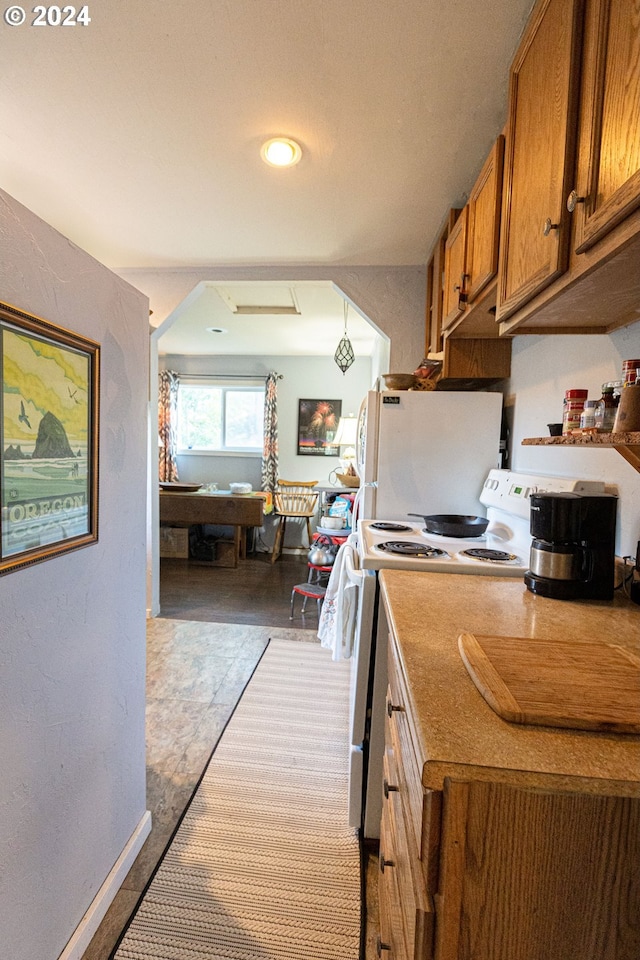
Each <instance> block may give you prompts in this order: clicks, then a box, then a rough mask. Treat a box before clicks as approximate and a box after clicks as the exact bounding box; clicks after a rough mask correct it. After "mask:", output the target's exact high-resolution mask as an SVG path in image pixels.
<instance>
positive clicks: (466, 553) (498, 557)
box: [460, 547, 518, 563]
mask: <svg viewBox="0 0 640 960" xmlns="http://www.w3.org/2000/svg"><path fill="white" fill-rule="evenodd" d="M460 552H461V553H462V556H463V557H471V558H472V560H488V561H489V562H490V563H508V562H509V561H510V560H517V559H518V558H517V556H516V555H515V553H506V552H505V551H504V550H488V549H486V548H484V547H472V548H471V549H470V550H461V551H460Z"/></svg>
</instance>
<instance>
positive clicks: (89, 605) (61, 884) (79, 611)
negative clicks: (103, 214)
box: [0, 191, 148, 960]
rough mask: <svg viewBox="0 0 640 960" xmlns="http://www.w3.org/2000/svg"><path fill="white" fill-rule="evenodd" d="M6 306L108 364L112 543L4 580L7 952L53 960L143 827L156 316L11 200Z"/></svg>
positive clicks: (5, 209) (0, 586)
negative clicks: (150, 396) (52, 327)
mask: <svg viewBox="0 0 640 960" xmlns="http://www.w3.org/2000/svg"><path fill="white" fill-rule="evenodd" d="M0 300H2V301H4V302H8V303H10V304H13V305H14V306H17V307H19V308H20V309H22V310H25V311H27V312H30V313H33V314H36V315H38V316H41V317H43V318H44V319H46V320H49V321H51V322H53V323H55V324H57V325H59V326H61V327H65V328H68V329H70V330H73V331H75V332H77V333H79V334H82V335H85V336H87V337H89V338H90V339H92V340H95V341H97V342H98V343H100V345H101V352H102V356H101V386H100V491H99V524H100V527H99V542H98V543H97V544H93V545H91V546H88V547H85V548H84V549H81V550H77V551H75V552H73V553H70V554H67V555H65V556H62V557H58V558H56V559H51V560H48V561H45V562H43V563H39V564H35V565H34V566H32V567H29V568H26V569H22V570H17V571H15V572H13V573H9V574H7V575H5V576H4V577H2V578H0V611H1V613H0V648H1V651H2V657H1V663H2V666H1V670H0V769H1V770H2V777H1V778H0V863H1V864H2V867H1V869H0V942H1V943H2V947H1V949H0V952H1V953H2V956H4V957H10V958H11V960H54V958H56V957H58V956H59V954H60V953H61V951H62V950H63V948H64V946H65V944H66V943H67V941H68V939H69V937H70V936H71V935H72V934H73V932H74V930H75V928H76V926H77V925H78V923H79V922H80V920H81V919H82V916H83V914H84V913H85V911H86V910H87V908H88V907H89V906H90V904H91V903H92V901H93V899H94V897H95V895H96V893H97V891H98V890H99V888H100V886H101V885H102V883H103V881H104V880H105V878H106V876H107V874H108V872H109V871H110V870H111V868H112V867H113V865H114V863H115V861H116V860H117V858H118V857H119V856H120V854H121V852H122V850H123V848H124V846H125V845H126V843H127V841H128V840H129V838H130V836H131V835H132V833H133V832H134V830H135V829H136V827H137V825H138V823H139V821H140V820H141V818H142V817H143V816H144V814H145V752H144V706H145V701H144V695H145V694H144V680H145V564H146V553H145V537H146V529H145V520H146V517H145V508H146V434H147V427H146V416H147V412H146V411H147V408H146V401H147V375H146V370H147V366H148V303H147V300H146V298H145V297H144V296H143V295H142V294H140V293H139V292H138V291H137V290H134V289H133V287H131V286H129V284H127V283H126V282H125V281H123V280H122V279H120V278H118V277H116V276H115V275H114V274H113V273H111V272H110V271H108V270H107V269H106V268H105V267H103V266H102V265H101V264H99V263H98V262H97V261H95V260H93V259H92V258H91V257H90V256H88V255H87V254H86V253H84V252H83V251H81V250H79V249H78V248H77V247H75V246H74V245H73V244H72V243H70V242H69V241H68V240H66V239H65V238H64V237H62V236H61V235H60V234H59V233H57V232H56V231H54V230H53V229H52V228H51V227H49V226H48V225H47V224H45V223H43V221H41V220H39V219H38V218H37V217H36V216H34V215H33V214H32V213H30V212H29V211H28V210H26V209H25V208H24V207H22V206H21V205H20V204H18V203H17V202H16V201H14V200H12V199H11V198H10V197H8V196H7V195H6V194H5V193H3V192H2V191H0Z"/></svg>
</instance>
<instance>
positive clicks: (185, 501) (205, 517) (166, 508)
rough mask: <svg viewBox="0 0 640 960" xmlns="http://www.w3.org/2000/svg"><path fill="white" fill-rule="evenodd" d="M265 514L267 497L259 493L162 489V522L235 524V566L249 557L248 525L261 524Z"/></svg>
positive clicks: (258, 525)
mask: <svg viewBox="0 0 640 960" xmlns="http://www.w3.org/2000/svg"><path fill="white" fill-rule="evenodd" d="M263 518H264V499H263V498H262V497H261V496H259V495H251V494H248V495H243V494H232V493H200V491H197V492H195V493H173V492H172V491H169V490H161V491H160V523H167V524H171V525H172V526H174V527H189V526H191V525H192V524H196V523H210V524H215V525H218V526H225V527H226V526H230V527H233V528H234V530H233V544H234V563H233V566H234V567H236V566H237V565H238V561H239V560H240V559H244V558H245V557H246V532H247V528H248V527H261V526H262V523H263Z"/></svg>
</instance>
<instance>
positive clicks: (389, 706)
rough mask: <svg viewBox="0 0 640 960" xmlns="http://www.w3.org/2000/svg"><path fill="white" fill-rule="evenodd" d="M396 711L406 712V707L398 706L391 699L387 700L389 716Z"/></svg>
mask: <svg viewBox="0 0 640 960" xmlns="http://www.w3.org/2000/svg"><path fill="white" fill-rule="evenodd" d="M394 712H395V713H404V707H396V706H395V704H393V703H392V702H391V700H387V716H388V717H390V716H391V715H392V714H393V713H394Z"/></svg>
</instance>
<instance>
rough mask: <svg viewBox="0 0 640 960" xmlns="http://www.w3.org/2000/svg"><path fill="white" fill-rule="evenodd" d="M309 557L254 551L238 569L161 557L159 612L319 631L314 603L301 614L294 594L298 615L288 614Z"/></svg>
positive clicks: (176, 616)
mask: <svg viewBox="0 0 640 960" xmlns="http://www.w3.org/2000/svg"><path fill="white" fill-rule="evenodd" d="M307 571H308V568H307V561H306V556H299V557H295V556H294V557H292V556H288V555H284V556H281V557H280V558H279V559H278V560H277V561H276V563H274V564H272V563H271V556H270V554H266V553H256V554H253V555H250V556H249V557H247V559H246V560H241V561H240V563H239V565H238V566H237V567H236V568H229V567H212V566H206V565H204V564H201V563H197V562H194V561H190V560H169V559H163V560H161V561H160V616H161V617H167V618H170V619H174V620H206V621H209V622H212V623H238V624H254V625H256V626H269V627H271V626H273V627H296V628H303V629H310V630H315V629H317V626H318V616H317V609H316V604H315V602H314V601H311V600H310V601H309V602H308V604H307V614H306V616H304V617H302V616H301V615H300V611H301V607H302V600H301V598H300V597H296V602H295V607H294V612H295V619H294V620H290V619H289V610H290V601H291V589H292V587H293V586H294V584H296V583H301V582H304V581H305V580H306V579H307Z"/></svg>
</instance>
